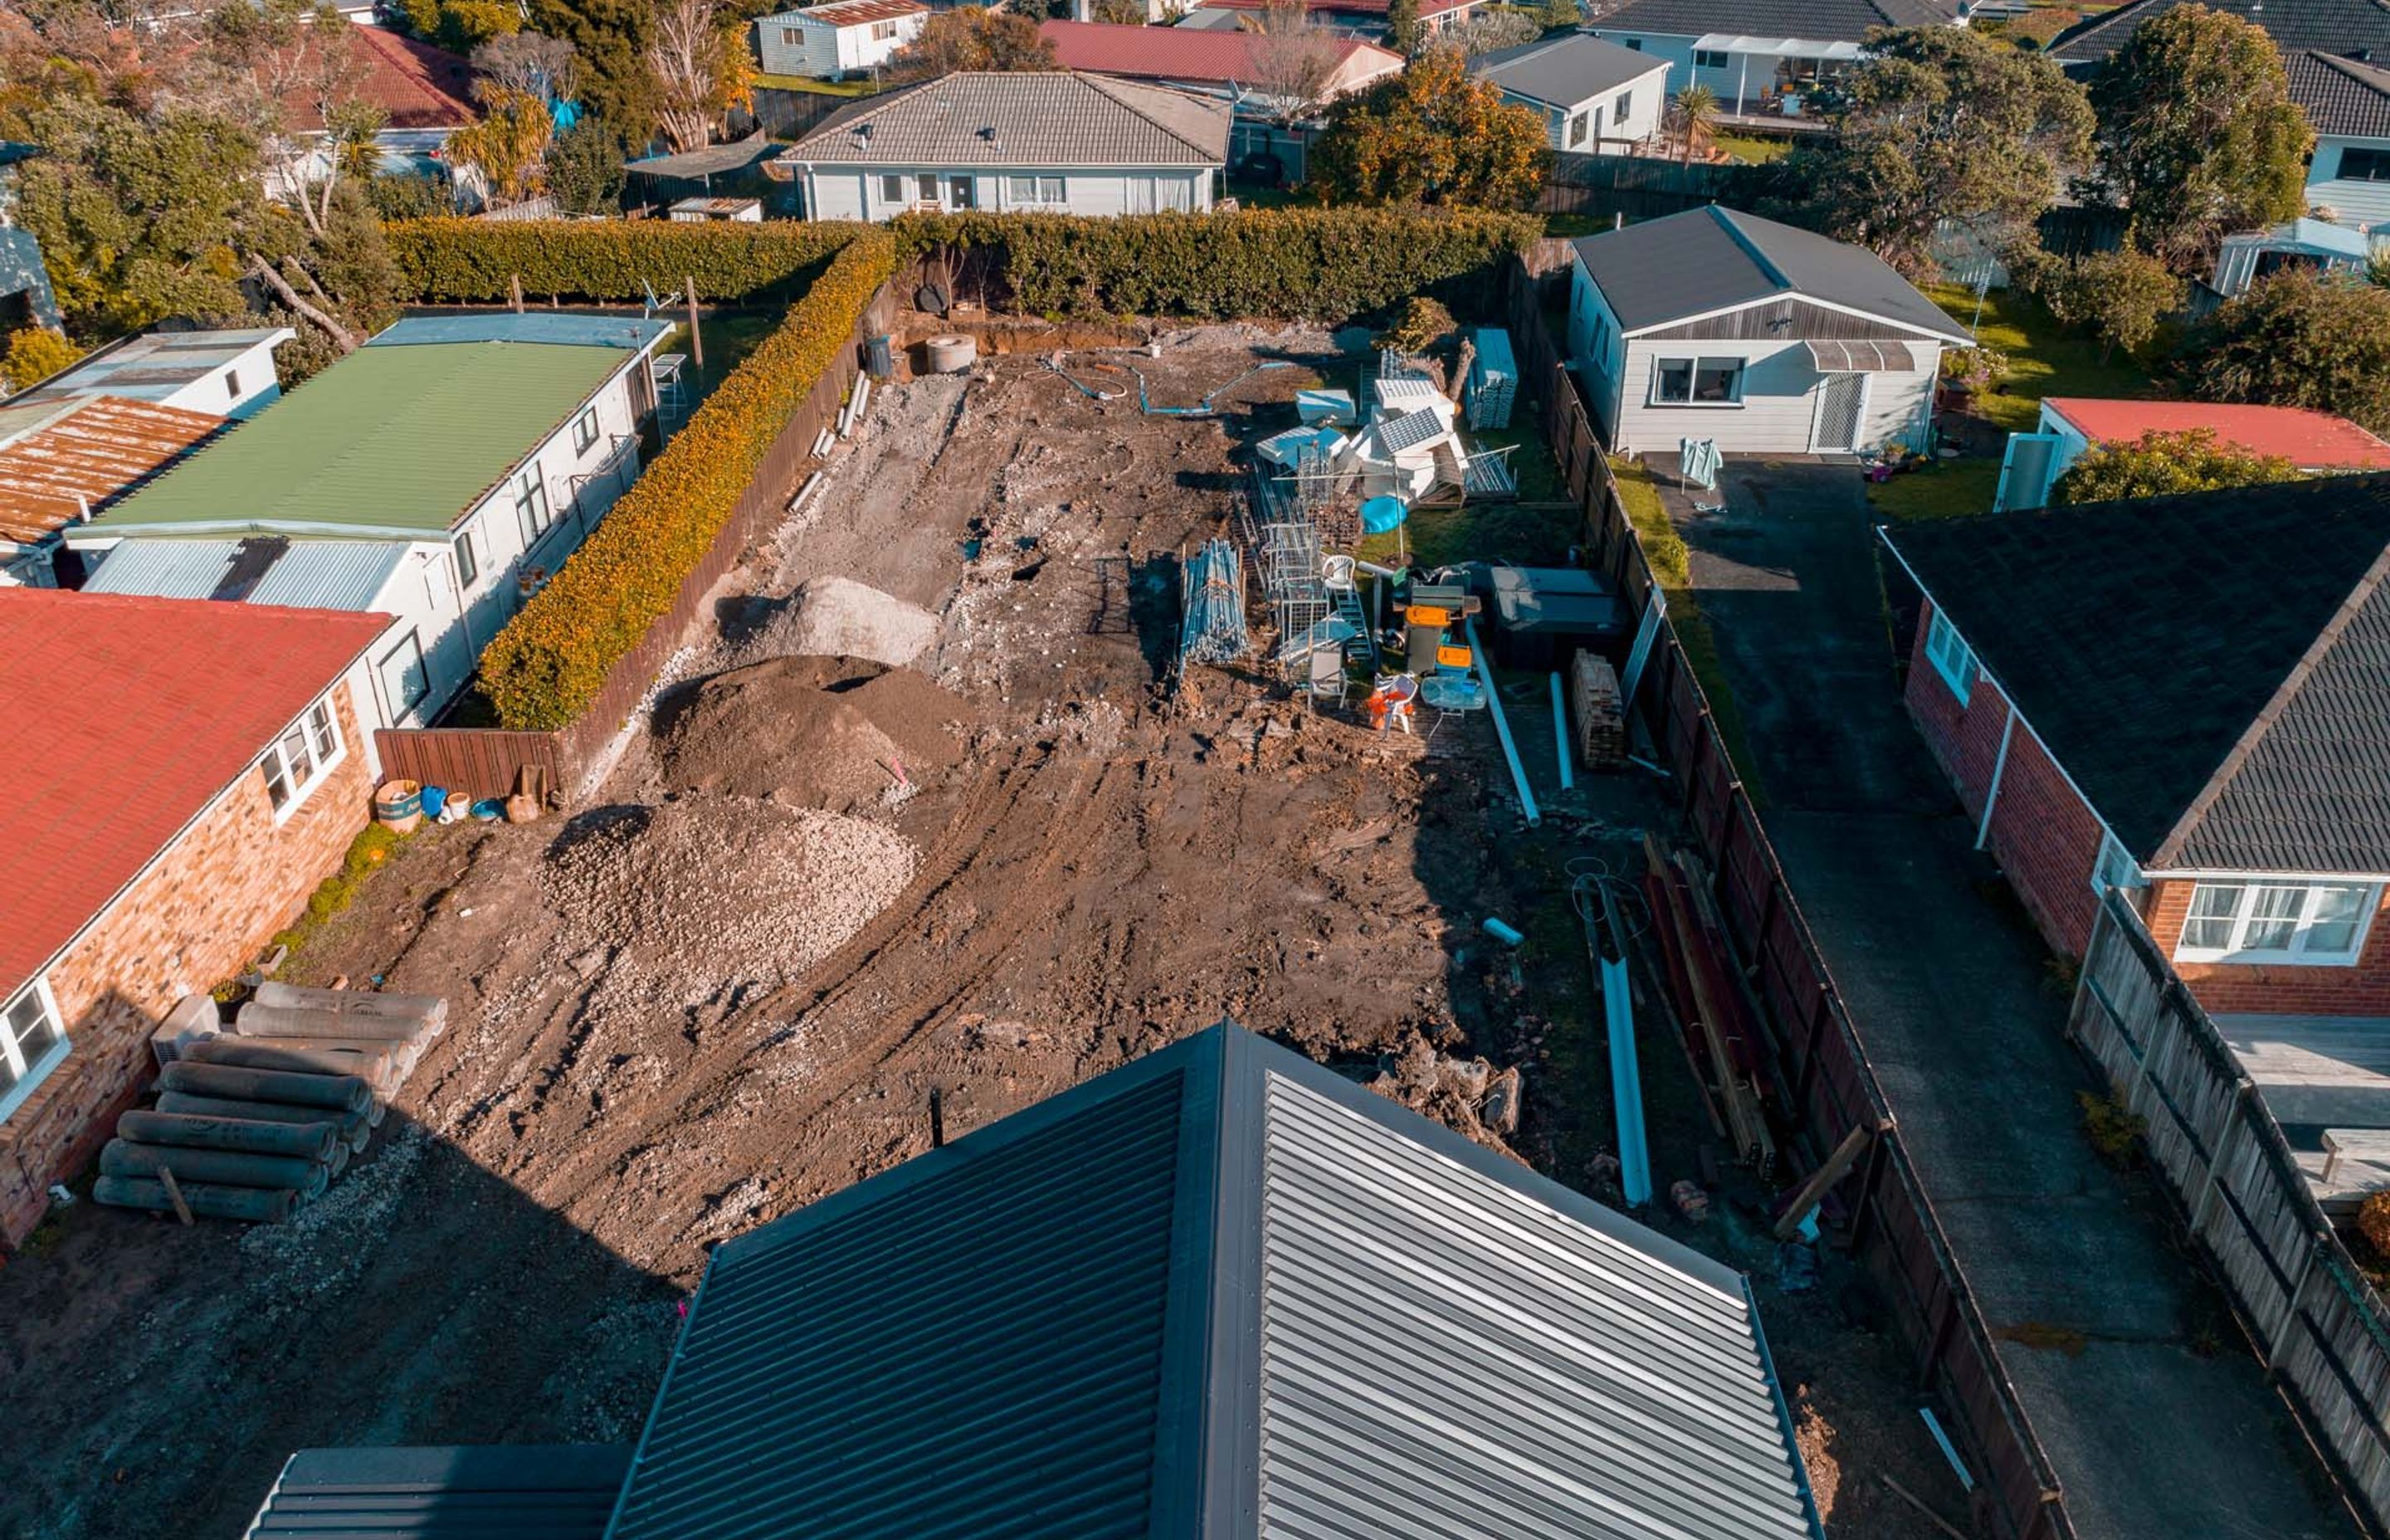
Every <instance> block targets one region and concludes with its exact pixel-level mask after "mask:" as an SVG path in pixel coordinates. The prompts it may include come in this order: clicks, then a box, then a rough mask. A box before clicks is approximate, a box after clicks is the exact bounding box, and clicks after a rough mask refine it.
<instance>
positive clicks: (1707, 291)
mask: <svg viewBox="0 0 2390 1540" xmlns="http://www.w3.org/2000/svg"><path fill="white" fill-rule="evenodd" d="M1574 246H1575V249H1576V257H1577V261H1579V262H1581V263H1584V264H1585V268H1586V272H1587V275H1588V276H1591V278H1592V279H1593V281H1594V283H1595V284H1596V285H1597V286H1599V287H1600V289H1601V293H1602V297H1603V298H1604V299H1605V300H1607V301H1608V302H1610V308H1611V311H1612V313H1613V314H1615V315H1616V316H1617V317H1618V323H1619V326H1620V327H1621V328H1622V329H1624V330H1625V331H1628V332H1637V331H1643V330H1646V329H1649V328H1651V327H1664V326H1667V325H1669V324H1671V323H1673V322H1677V321H1682V320H1685V319H1687V318H1688V317H1690V316H1694V315H1707V314H1713V313H1715V312H1717V311H1723V310H1731V309H1734V308H1736V307H1737V306H1740V305H1745V304H1753V303H1756V302H1760V301H1763V300H1773V299H1779V298H1781V297H1782V296H1785V295H1788V294H1796V295H1800V296H1802V297H1804V298H1806V299H1810V300H1817V301H1820V302H1825V303H1827V304H1831V305H1838V306H1841V307H1843V308H1844V309H1846V310H1855V311H1857V312H1859V313H1861V314H1866V315H1870V316H1873V317H1875V318H1877V319H1879V320H1882V321H1888V322H1891V323H1893V324H1894V325H1895V326H1897V327H1906V328H1908V329H1909V330H1911V331H1915V332H1918V333H1921V334H1922V335H1924V336H1929V337H1935V338H1939V339H1941V340H1944V341H1947V342H1950V343H1953V344H1956V345H1959V346H1965V345H1966V344H1967V343H1968V342H1969V341H1970V339H1969V337H1968V335H1967V333H1966V332H1965V330H1964V329H1962V328H1961V327H1960V326H1959V324H1958V323H1957V322H1955V321H1953V320H1951V319H1950V317H1949V316H1947V315H1946V314H1943V313H1942V308H1941V307H1940V306H1939V305H1936V304H1935V303H1934V302H1933V301H1931V300H1929V299H1927V298H1926V297H1925V296H1924V295H1922V294H1921V293H1919V292H1918V291H1917V288H1916V286H1915V285H1913V284H1911V283H1910V282H1909V281H1908V279H1906V278H1904V277H1902V276H1900V275H1899V274H1898V273H1895V272H1894V271H1893V269H1892V267H1891V265H1890V264H1889V263H1886V262H1885V261H1884V260H1883V259H1882V257H1879V256H1877V255H1876V254H1875V253H1874V252H1872V251H1870V250H1867V249H1866V248H1865V247H1862V246H1850V245H1846V244H1844V242H1842V241H1839V240H1831V239H1829V238H1827V237H1824V236H1821V235H1818V234H1817V233H1816V232H1814V231H1810V230H1803V229H1799V228H1796V227H1795V226H1793V225H1780V224H1778V223H1777V222H1776V221H1774V220H1772V219H1761V218H1759V217H1758V216H1757V215H1755V214H1747V213H1742V212H1739V211H1736V210H1731V209H1723V208H1720V207H1718V206H1717V205H1715V204H1712V205H1710V206H1709V207H1707V208H1701V209H1689V210H1687V211H1686V212H1683V213H1677V214H1670V215H1668V216H1667V217H1666V218H1664V219H1653V220H1647V221H1645V222H1644V223H1642V224H1640V225H1627V226H1626V227H1625V228H1624V229H1620V230H1605V231H1603V232H1601V233H1600V234H1599V235H1591V236H1584V237H1579V238H1578V239H1577V240H1576V241H1575V242H1574ZM1786 340H1788V341H1793V340H1799V339H1797V338H1787V339H1786Z"/></svg>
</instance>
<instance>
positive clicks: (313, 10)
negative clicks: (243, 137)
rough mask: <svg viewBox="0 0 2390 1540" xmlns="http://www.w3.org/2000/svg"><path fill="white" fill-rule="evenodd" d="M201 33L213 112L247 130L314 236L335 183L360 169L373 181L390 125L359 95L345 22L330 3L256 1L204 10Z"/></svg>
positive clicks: (361, 58) (365, 67)
mask: <svg viewBox="0 0 2390 1540" xmlns="http://www.w3.org/2000/svg"><path fill="white" fill-rule="evenodd" d="M206 27H207V54H208V57H209V58H210V60H211V61H212V64H213V66H214V70H215V80H216V84H217V89H216V90H215V91H214V92H213V93H212V105H216V106H220V107H221V108H223V109H225V110H227V111H229V112H231V113H233V114H234V115H236V116H238V118H239V119H240V120H241V121H242V122H244V123H246V124H247V125H248V127H249V129H250V131H251V134H253V135H255V136H256V139H257V143H258V146H259V148H260V149H261V150H262V151H263V155H264V158H265V162H266V164H267V166H268V167H269V168H270V169H271V170H272V172H273V173H275V179H276V182H277V183H278V184H279V185H280V186H282V187H283V188H284V189H285V191H284V196H285V198H286V199H288V200H289V203H290V206H291V207H292V208H294V209H296V210H297V211H298V212H299V214H300V216H301V217H302V219H304V220H305V221H306V223H307V225H308V228H309V229H311V230H313V231H315V232H317V233H319V234H320V233H321V231H322V229H323V225H324V220H325V217H326V214H327V212H328V210H329V209H330V207H331V200H332V192H333V189H334V188H335V187H336V186H339V185H340V183H341V179H342V178H343V177H344V176H348V175H351V174H353V173H358V172H359V170H360V168H361V167H362V168H363V174H365V175H371V174H372V166H373V163H374V162H375V161H376V160H378V159H379V157H378V156H377V155H376V154H375V152H374V148H373V144H374V138H375V135H379V133H380V132H381V131H382V129H383V127H384V126H385V125H386V124H387V123H388V122H389V114H388V113H387V112H386V111H385V110H383V109H381V108H379V106H377V105H375V104H374V103H371V102H368V101H366V100H364V99H363V97H362V96H361V95H360V93H361V92H362V90H363V87H364V84H365V81H366V75H367V73H368V72H369V70H370V65H369V63H368V61H367V60H366V57H365V55H364V53H363V52H362V50H361V49H360V48H359V46H358V45H357V40H356V36H355V33H354V32H353V29H352V27H351V25H350V23H349V21H348V19H346V18H345V17H343V16H342V15H341V12H340V10H339V9H338V8H337V7H335V6H332V5H330V4H328V0H256V3H253V4H242V5H229V6H219V7H217V8H216V9H215V10H212V11H211V12H208V13H207V18H206ZM316 134H321V135H324V136H325V137H324V139H323V140H322V141H320V142H319V141H317V140H316V139H315V138H314V137H313V135H316Z"/></svg>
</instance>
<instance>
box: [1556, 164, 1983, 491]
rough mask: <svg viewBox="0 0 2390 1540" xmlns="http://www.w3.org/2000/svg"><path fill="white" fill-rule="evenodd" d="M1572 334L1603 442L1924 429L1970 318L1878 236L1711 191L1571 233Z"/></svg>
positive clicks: (1764, 450) (1911, 440) (1637, 446)
mask: <svg viewBox="0 0 2390 1540" xmlns="http://www.w3.org/2000/svg"><path fill="white" fill-rule="evenodd" d="M1572 245H1573V249H1574V256H1575V261H1574V273H1573V274H1572V276H1571V284H1572V289H1571V292H1570V295H1569V325H1568V337H1569V340H1568V347H1569V359H1570V364H1571V366H1572V367H1574V368H1575V369H1576V370H1577V371H1578V378H1579V379H1580V381H1581V382H1582V384H1583V385H1584V388H1585V393H1586V397H1587V400H1588V401H1590V402H1591V403H1592V404H1593V410H1594V415H1595V417H1597V419H1599V421H1600V427H1601V430H1602V433H1603V436H1604V437H1605V438H1607V439H1608V440H1609V442H1610V445H1611V447H1612V448H1613V449H1616V450H1621V451H1631V452H1637V453H1656V452H1667V451H1674V450H1675V449H1676V448H1677V445H1678V443H1680V442H1681V441H1683V440H1685V439H1689V438H1690V439H1710V440H1714V441H1715V443H1716V444H1717V446H1718V448H1719V450H1721V451H1722V452H1724V453H1725V454H1728V455H1735V454H1744V455H1754V454H1758V455H1805V454H1818V455H1827V454H1844V453H1851V452H1857V451H1865V450H1872V449H1880V448H1882V447H1883V446H1884V445H1885V444H1887V443H1894V442H1895V441H1898V442H1902V443H1908V444H1911V445H1917V444H1921V443H1923V435H1924V431H1925V429H1926V427H1927V425H1928V423H1929V422H1930V421H1931V419H1932V415H1933V410H1934V380H1935V378H1936V376H1937V375H1938V373H1939V372H1940V369H1941V365H1942V350H1943V349H1944V348H1945V347H1966V346H1969V345H1971V339H1970V338H1969V337H1968V335H1967V333H1966V331H1965V330H1964V329H1963V328H1962V327H1960V326H1959V325H1958V324H1957V323H1956V322H1954V321H1952V320H1951V319H1950V318H1949V317H1948V316H1947V315H1945V314H1943V313H1942V311H1941V309H1940V307H1939V306H1937V305H1935V304H1934V302H1933V301H1931V300H1929V299H1927V298H1926V297H1925V296H1924V295H1922V294H1921V293H1919V292H1918V291H1917V289H1916V288H1915V287H1914V286H1913V285H1911V284H1910V283H1909V282H1908V279H1906V278H1903V277H1902V276H1900V275H1899V274H1897V273H1895V272H1894V271H1893V270H1892V269H1891V268H1890V267H1889V266H1887V265H1885V263H1884V262H1883V260H1882V258H1880V257H1878V256H1877V255H1875V253H1873V252H1872V251H1868V250H1861V249H1860V248H1858V247H1856V246H1845V245H1844V244H1843V243H1842V242H1841V241H1837V240H1829V239H1827V238H1826V237H1823V236H1820V235H1815V234H1812V233H1811V232H1809V231H1807V230H1797V229H1794V228H1793V227H1792V225H1779V224H1777V223H1775V222H1774V221H1773V220H1766V219H1758V218H1754V216H1752V215H1750V214H1746V213H1738V212H1732V211H1730V210H1727V209H1721V208H1717V207H1715V206H1712V207H1709V208H1705V209H1694V210H1690V211H1689V212H1685V213H1680V214H1671V215H1669V216H1668V217H1667V218H1665V219H1655V220H1652V221H1651V222H1649V223H1648V224H1643V225H1628V226H1626V227H1625V229H1623V230H1611V231H1606V232H1604V233H1603V234H1601V235H1598V236H1587V237H1584V238H1583V239H1580V240H1577V241H1574V242H1573V243H1572Z"/></svg>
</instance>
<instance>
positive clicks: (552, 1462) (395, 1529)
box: [247, 1444, 631, 1540]
mask: <svg viewBox="0 0 2390 1540" xmlns="http://www.w3.org/2000/svg"><path fill="white" fill-rule="evenodd" d="M630 1457H631V1450H630V1446H629V1445H628V1444H507V1445H479V1446H475V1445H462V1446H446V1447H414V1448H366V1449H302V1450H300V1451H299V1452H298V1453H297V1454H295V1455H293V1456H291V1457H290V1459H289V1463H288V1464H286V1465H285V1466H284V1467H283V1468H282V1474H281V1475H280V1476H279V1477H278V1478H277V1479H276V1481H275V1483H274V1490H273V1491H272V1492H271V1493H269V1494H267V1495H266V1499H265V1506H264V1507H263V1508H262V1509H260V1510H259V1512H258V1515H257V1520H256V1522H254V1523H253V1524H251V1526H250V1529H249V1533H248V1536H247V1540H364V1537H367V1536H378V1537H384V1540H492V1537H493V1536H501V1535H502V1536H505V1537H506V1540H598V1536H599V1535H601V1534H604V1533H605V1529H606V1520H607V1516H608V1515H609V1514H610V1512H611V1511H612V1510H613V1507H614V1495H615V1494H616V1493H617V1492H619V1491H621V1490H622V1485H623V1467H625V1466H626V1465H628V1464H629V1463H630Z"/></svg>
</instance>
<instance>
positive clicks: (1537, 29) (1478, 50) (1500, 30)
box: [1444, 6, 1544, 58]
mask: <svg viewBox="0 0 2390 1540" xmlns="http://www.w3.org/2000/svg"><path fill="white" fill-rule="evenodd" d="M1543 35H1544V21H1543V13H1542V12H1541V11H1525V10H1515V9H1512V8H1511V7H1510V6H1500V7H1496V6H1485V7H1483V8H1481V9H1480V10H1479V11H1478V12H1477V14H1475V15H1474V16H1471V18H1470V19H1468V20H1466V21H1464V22H1462V23H1461V24H1460V25H1459V26H1458V27H1455V28H1453V29H1452V30H1451V31H1449V32H1446V33H1445V34H1444V40H1445V41H1446V42H1448V43H1450V44H1451V45H1453V46H1455V47H1457V48H1458V49H1459V50H1460V51H1461V52H1462V53H1463V54H1464V55H1466V56H1468V57H1469V58H1476V57H1477V56H1478V55H1480V54H1490V53H1492V52H1494V51H1495V50H1496V49H1497V48H1516V47H1518V46H1519V45H1521V44H1523V43H1533V42H1535V41H1536V39H1537V38H1539V37H1541V36H1543Z"/></svg>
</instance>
